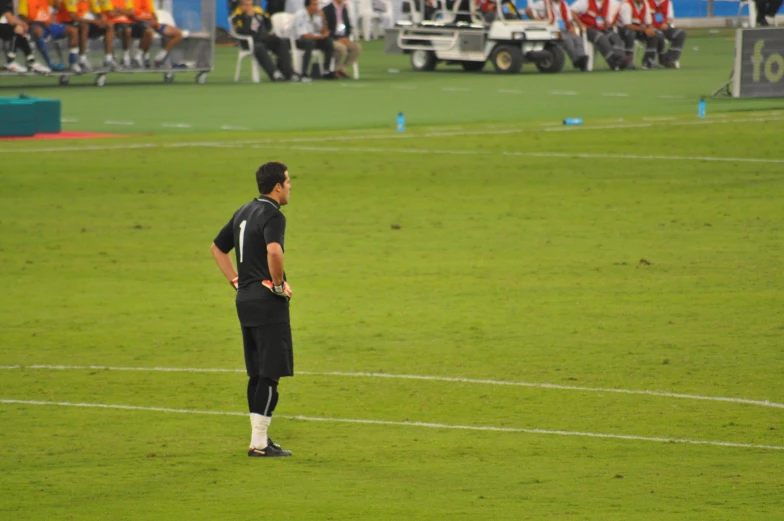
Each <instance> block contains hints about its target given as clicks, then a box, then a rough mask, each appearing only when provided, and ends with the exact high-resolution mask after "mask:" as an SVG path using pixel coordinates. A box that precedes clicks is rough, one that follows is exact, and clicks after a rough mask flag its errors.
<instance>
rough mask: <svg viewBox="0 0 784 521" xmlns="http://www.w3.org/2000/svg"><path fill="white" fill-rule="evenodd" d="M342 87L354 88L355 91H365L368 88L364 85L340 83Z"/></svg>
mask: <svg viewBox="0 0 784 521" xmlns="http://www.w3.org/2000/svg"><path fill="white" fill-rule="evenodd" d="M339 85H340V86H341V87H353V88H355V89H364V88H365V87H367V85H365V84H364V83H340V84H339Z"/></svg>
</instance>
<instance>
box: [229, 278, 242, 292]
mask: <svg viewBox="0 0 784 521" xmlns="http://www.w3.org/2000/svg"><path fill="white" fill-rule="evenodd" d="M230 284H231V287H232V288H234V291H238V290H239V289H240V277H239V275H237V276H236V277H234V278H233V279H231V282H230Z"/></svg>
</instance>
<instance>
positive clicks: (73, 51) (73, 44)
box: [19, 0, 82, 74]
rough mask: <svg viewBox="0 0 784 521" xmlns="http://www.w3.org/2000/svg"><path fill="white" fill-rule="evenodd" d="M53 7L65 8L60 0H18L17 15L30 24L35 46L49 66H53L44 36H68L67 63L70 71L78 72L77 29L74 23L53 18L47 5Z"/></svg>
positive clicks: (54, 38)
mask: <svg viewBox="0 0 784 521" xmlns="http://www.w3.org/2000/svg"><path fill="white" fill-rule="evenodd" d="M50 5H51V6H53V7H55V9H56V11H57V13H59V12H60V11H62V10H65V7H64V6H63V2H62V0H53V1H52V2H50V0H19V16H20V17H21V18H22V20H24V21H25V22H27V23H28V24H29V26H30V28H29V31H30V36H32V37H33V41H35V46H36V47H37V48H38V51H39V52H40V53H41V56H43V57H44V60H46V63H47V64H48V65H49V67H50V68H55V67H54V66H53V64H52V60H51V59H50V58H49V52H48V51H47V50H46V38H51V39H53V40H58V39H61V38H68V48H69V52H68V63H69V65H70V68H71V71H72V72H74V73H76V74H79V73H81V72H82V69H81V67H79V64H78V63H77V58H78V56H79V31H78V30H77V29H76V27H75V26H74V25H70V24H65V23H62V22H57V21H55V20H53V18H52V15H51V13H50V12H49V6H50Z"/></svg>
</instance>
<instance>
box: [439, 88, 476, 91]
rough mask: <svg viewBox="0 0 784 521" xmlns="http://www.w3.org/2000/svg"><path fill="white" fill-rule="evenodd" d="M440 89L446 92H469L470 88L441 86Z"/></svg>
mask: <svg viewBox="0 0 784 521" xmlns="http://www.w3.org/2000/svg"><path fill="white" fill-rule="evenodd" d="M441 90H444V91H447V92H470V91H471V89H466V88H464V87H441Z"/></svg>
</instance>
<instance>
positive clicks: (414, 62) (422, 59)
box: [411, 49, 438, 71]
mask: <svg viewBox="0 0 784 521" xmlns="http://www.w3.org/2000/svg"><path fill="white" fill-rule="evenodd" d="M437 63H438V58H436V53H434V52H433V51H423V50H422V49H417V50H416V51H414V52H412V53H411V68H412V69H414V70H415V71H432V70H435V68H436V64H437Z"/></svg>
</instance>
